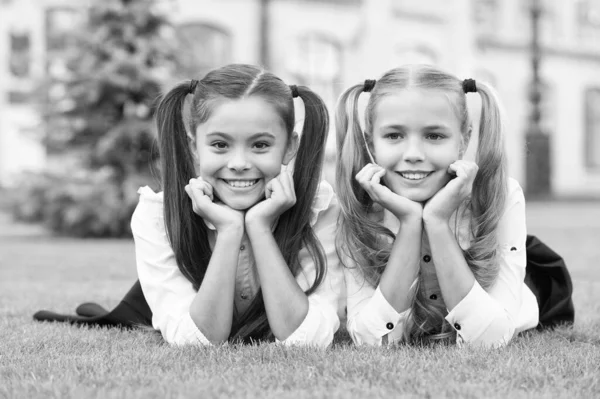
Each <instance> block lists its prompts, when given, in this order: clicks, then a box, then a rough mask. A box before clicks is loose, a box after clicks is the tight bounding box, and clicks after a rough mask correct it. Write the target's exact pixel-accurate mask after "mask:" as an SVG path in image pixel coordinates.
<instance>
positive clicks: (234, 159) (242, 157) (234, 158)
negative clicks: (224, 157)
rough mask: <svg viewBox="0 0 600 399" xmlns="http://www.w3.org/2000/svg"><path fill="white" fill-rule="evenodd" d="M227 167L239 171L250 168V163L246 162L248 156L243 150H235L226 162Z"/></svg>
mask: <svg viewBox="0 0 600 399" xmlns="http://www.w3.org/2000/svg"><path fill="white" fill-rule="evenodd" d="M227 167H228V168H229V169H232V170H236V171H241V170H246V169H250V163H249V162H248V157H247V156H246V153H245V152H244V151H235V152H234V153H233V154H232V155H231V158H229V162H227Z"/></svg>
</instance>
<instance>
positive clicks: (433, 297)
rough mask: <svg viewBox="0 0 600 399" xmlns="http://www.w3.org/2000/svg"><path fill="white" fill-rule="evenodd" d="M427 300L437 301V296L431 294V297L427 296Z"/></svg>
mask: <svg viewBox="0 0 600 399" xmlns="http://www.w3.org/2000/svg"><path fill="white" fill-rule="evenodd" d="M429 299H433V300H434V301H435V300H436V299H437V295H435V294H431V295H430V296H429Z"/></svg>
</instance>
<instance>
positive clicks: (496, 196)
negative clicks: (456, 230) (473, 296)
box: [465, 82, 507, 288]
mask: <svg viewBox="0 0 600 399" xmlns="http://www.w3.org/2000/svg"><path fill="white" fill-rule="evenodd" d="M477 92H478V93H479V95H480V97H481V117H480V122H479V143H478V146H477V159H476V162H477V165H478V166H479V171H478V172H477V176H476V177H475V181H474V182H473V192H472V195H471V204H470V205H471V214H472V221H471V228H472V231H473V241H472V242H471V246H470V247H469V249H468V250H467V251H465V255H466V258H467V262H468V264H469V266H470V268H471V270H472V271H473V274H474V275H475V278H476V279H477V281H478V282H479V284H480V285H481V286H482V287H483V288H489V287H491V286H492V284H493V283H494V281H495V280H496V278H497V276H498V272H499V264H498V262H497V257H498V244H497V242H498V240H497V236H496V231H497V230H498V224H499V222H500V218H501V217H502V214H503V211H504V206H505V202H506V195H507V183H506V181H507V175H506V160H505V157H506V155H505V150H504V137H503V135H504V126H503V118H502V112H501V109H500V107H499V105H498V104H499V103H498V100H497V98H496V95H495V93H494V91H493V90H492V88H491V87H489V86H487V85H486V84H485V83H482V82H478V83H477Z"/></svg>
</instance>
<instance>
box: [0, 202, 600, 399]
mask: <svg viewBox="0 0 600 399" xmlns="http://www.w3.org/2000/svg"><path fill="white" fill-rule="evenodd" d="M528 224H529V230H530V232H531V233H534V234H537V235H538V236H539V237H541V238H542V239H543V240H544V241H546V242H547V243H549V244H550V245H551V246H552V247H553V248H554V249H556V250H557V251H558V252H559V253H561V254H562V255H563V256H564V257H565V259H566V260H567V264H568V265H569V267H570V268H571V271H572V274H573V278H574V282H575V294H574V300H575V306H576V310H577V321H576V324H575V326H574V328H572V329H571V328H563V329H559V330H557V331H553V332H545V333H537V332H536V333H531V334H525V335H523V336H520V337H518V338H516V339H515V340H513V341H512V342H511V343H510V344H509V345H508V346H507V347H506V348H503V349H497V350H496V349H495V350H487V351H486V350H478V349H472V348H463V349H458V348H456V347H438V348H433V349H420V348H412V347H400V348H393V349H388V348H383V349H382V348H354V347H352V346H351V345H349V344H348V343H347V341H346V340H344V339H339V340H338V342H337V343H336V344H335V345H334V346H333V347H332V348H329V349H327V350H318V349H309V348H284V347H281V346H278V345H274V344H268V345H260V346H246V347H243V346H222V347H209V348H194V347H183V348H177V347H170V346H168V345H166V344H164V343H162V342H161V340H160V338H159V337H157V336H156V335H155V334H152V333H148V332H141V331H119V330H115V329H104V330H103V329H86V328H76V327H71V326H67V325H63V324H42V323H36V322H34V321H33V320H32V318H31V315H32V314H33V313H34V312H35V311H36V310H38V309H42V308H44V309H52V310H58V311H63V312H73V311H74V308H75V306H76V305H77V304H79V303H81V302H85V301H89V300H93V301H96V302H99V303H101V304H103V305H106V306H107V307H110V306H114V305H116V303H117V302H118V300H119V298H120V296H121V295H123V294H124V293H125V292H126V291H127V289H128V288H129V286H130V285H131V283H132V282H133V281H134V280H135V270H134V269H135V268H134V251H133V243H132V242H131V241H128V240H97V241H89V240H74V239H66V238H51V237H48V236H38V235H31V234H19V235H14V234H11V232H10V231H8V230H12V227H11V226H7V225H2V224H1V223H0V229H1V232H0V398H4V397H6V398H21V397H22V398H37V397H39V398H48V397H50V398H54V397H56V398H81V397H91V398H113V397H127V398H152V397H157V398H163V397H164V398H181V397H198V398H205V397H231V396H235V397H278V398H279V397H290V398H291V397H294V398H296V397H300V398H317V397H333V398H336V397H340V398H342V397H344V398H346V397H385V398H390V397H398V396H405V397H474V398H479V397H487V398H496V397H497V398H505V397H517V398H518V397H569V398H576V397H586V398H589V397H599V396H600V332H598V330H599V329H600V245H598V244H597V240H598V239H597V237H598V236H599V235H600V204H598V203H596V204H590V203H582V204H579V203H578V204H570V203H537V204H530V205H529V207H528ZM14 231H18V230H14Z"/></svg>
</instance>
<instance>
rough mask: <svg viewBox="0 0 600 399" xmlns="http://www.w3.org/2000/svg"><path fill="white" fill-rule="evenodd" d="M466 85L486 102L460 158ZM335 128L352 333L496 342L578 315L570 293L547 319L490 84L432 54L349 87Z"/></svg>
mask: <svg viewBox="0 0 600 399" xmlns="http://www.w3.org/2000/svg"><path fill="white" fill-rule="evenodd" d="M363 92H370V98H369V101H368V104H367V107H366V110H365V114H364V124H363V125H362V126H364V128H363V127H361V123H360V122H361V121H360V117H359V112H358V99H359V96H360V95H361V93H363ZM467 93H478V94H479V95H480V97H481V103H482V106H481V117H480V124H479V132H478V144H477V151H476V152H477V154H476V160H475V162H471V161H467V160H465V159H463V156H464V153H465V151H466V149H467V146H468V144H469V140H470V136H471V130H472V125H471V120H470V117H469V113H468V110H467V105H466V94H467ZM336 131H337V146H338V147H337V150H338V151H337V153H338V157H339V159H338V163H337V170H336V185H337V193H338V196H339V201H340V205H341V212H342V214H341V226H340V229H339V233H338V237H337V244H338V252H339V256H340V258H341V259H342V263H343V264H344V266H345V275H346V289H347V311H348V325H347V328H348V331H349V333H350V335H351V337H352V338H353V340H354V341H355V343H357V344H370V345H381V344H384V343H386V342H387V343H398V342H405V343H416V344H427V343H432V342H446V343H449V342H452V343H454V342H456V343H459V344H461V343H470V344H478V345H483V346H499V345H504V344H506V343H507V342H509V341H510V340H511V338H512V337H513V336H514V335H515V334H516V333H518V332H520V331H524V330H527V329H530V328H533V327H536V326H537V325H538V323H539V322H540V321H541V320H542V319H543V320H545V321H547V322H548V323H549V324H552V323H554V324H556V323H557V322H561V321H567V322H568V321H572V316H573V309H572V302H571V303H570V308H569V304H566V305H565V306H564V307H563V309H562V314H561V315H560V317H555V318H554V319H551V320H546V318H544V315H540V312H539V311H540V309H541V304H539V303H538V302H539V300H540V298H539V295H538V293H539V292H538V290H536V289H535V287H533V288H530V285H532V284H529V285H528V284H526V283H525V278H526V263H527V259H526V242H527V232H526V227H525V201H524V196H523V192H522V190H521V187H520V186H519V184H518V183H517V182H516V181H515V180H513V179H511V178H508V177H507V175H506V156H505V152H504V141H503V136H504V127H503V124H502V117H501V110H500V107H499V105H498V101H497V99H496V95H495V94H494V91H493V90H492V89H491V87H489V86H488V85H487V84H485V83H482V82H475V81H474V80H471V79H466V80H464V81H461V80H459V79H457V78H456V77H454V76H452V75H449V74H447V73H445V72H443V71H440V70H438V69H436V68H433V67H429V66H424V65H414V66H405V67H400V68H397V69H392V70H390V71H388V72H387V73H385V74H384V75H383V76H382V77H381V78H380V79H379V80H377V81H375V80H367V81H365V83H364V84H358V85H355V86H353V87H351V88H349V89H348V90H346V92H344V93H343V94H342V96H341V97H340V100H339V102H338V105H337V109H336ZM559 259H560V258H559ZM563 265H564V264H563ZM564 271H565V272H566V269H565V270H564ZM566 277H567V278H566V280H563V282H564V287H565V290H563V292H562V294H563V295H564V296H565V298H566V299H568V301H567V302H570V286H569V287H567V286H566V285H567V284H570V280H568V274H567V276H566ZM533 285H535V282H534V284H533ZM534 293H535V294H534ZM536 296H537V297H536Z"/></svg>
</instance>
